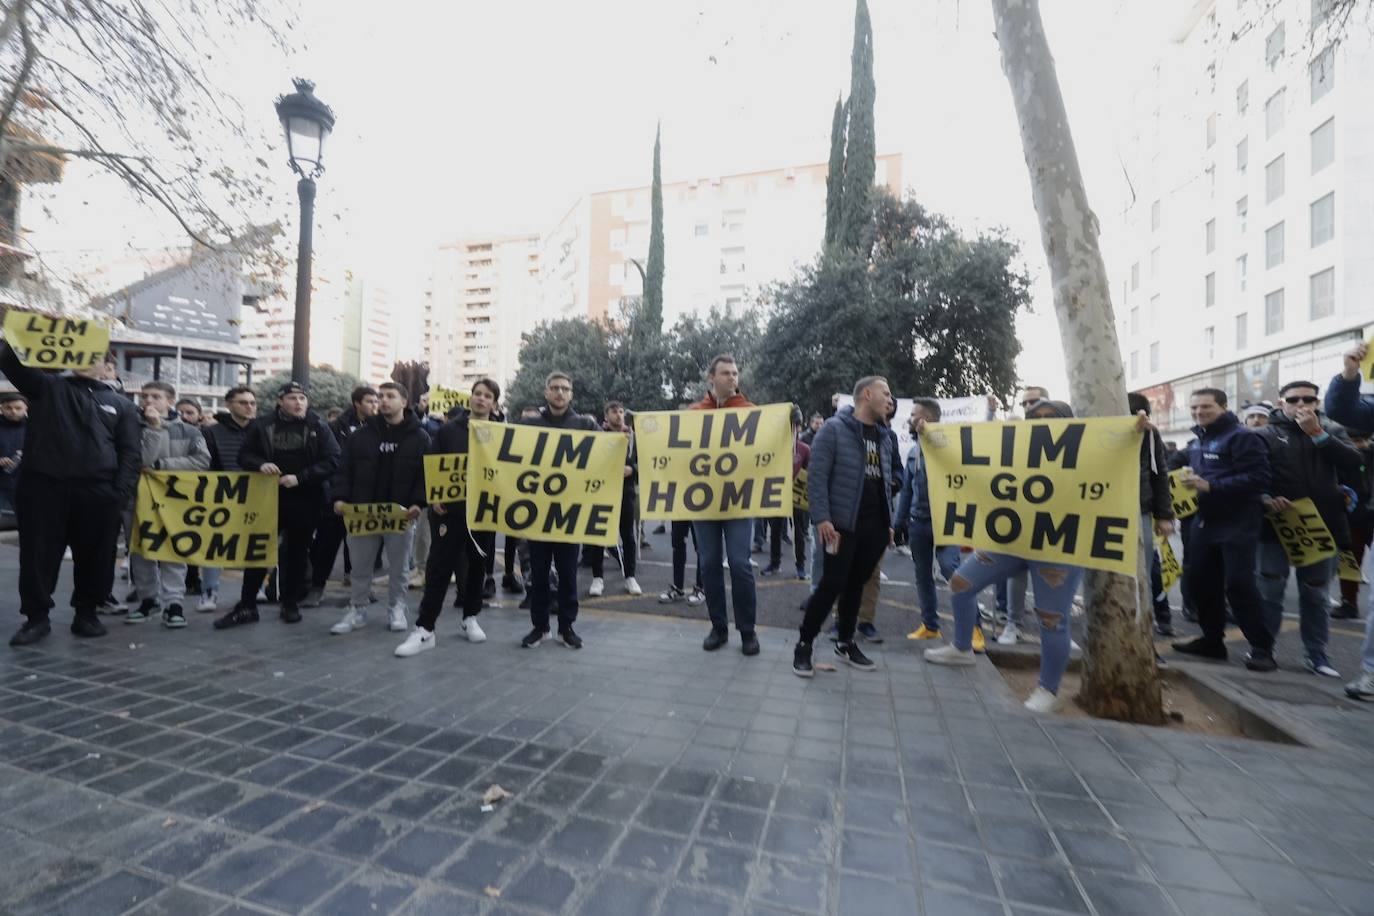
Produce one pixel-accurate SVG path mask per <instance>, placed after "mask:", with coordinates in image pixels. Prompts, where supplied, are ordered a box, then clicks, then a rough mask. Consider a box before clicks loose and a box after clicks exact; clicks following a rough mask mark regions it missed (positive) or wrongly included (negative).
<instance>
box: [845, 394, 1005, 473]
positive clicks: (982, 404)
mask: <svg viewBox="0 0 1374 916" xmlns="http://www.w3.org/2000/svg"><path fill="white" fill-rule="evenodd" d="M838 397H839V403H838V404H837V405H836V408H835V409H836V410H838V409H839V408H840V407H846V406H848V407H852V406H854V396H853V395H850V394H841V395H838ZM935 400H936V401H939V402H940V422H941V423H983V422H986V420H987V418H988V398H987V395H974V396H973V397H968V398H936V399H935ZM915 403H916V401H915V400H914V399H913V398H898V399H897V415H896V416H895V417H893V418H892V429H893V432H895V433H896V434H897V446H898V447H899V448H900V449H901V450H902V467H906V459H907V456H908V455H909V454H911V447H912V446H913V445H915V444H916V440H915V439H913V438H911V428H910V425H909V421H910V419H911V406H912V405H913V404H915Z"/></svg>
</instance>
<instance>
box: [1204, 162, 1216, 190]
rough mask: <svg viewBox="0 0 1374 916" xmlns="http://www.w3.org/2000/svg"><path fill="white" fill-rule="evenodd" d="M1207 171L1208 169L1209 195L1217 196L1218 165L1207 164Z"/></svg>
mask: <svg viewBox="0 0 1374 916" xmlns="http://www.w3.org/2000/svg"><path fill="white" fill-rule="evenodd" d="M1206 171H1207V196H1208V197H1216V196H1217V167H1216V166H1215V165H1209V166H1207V169H1206Z"/></svg>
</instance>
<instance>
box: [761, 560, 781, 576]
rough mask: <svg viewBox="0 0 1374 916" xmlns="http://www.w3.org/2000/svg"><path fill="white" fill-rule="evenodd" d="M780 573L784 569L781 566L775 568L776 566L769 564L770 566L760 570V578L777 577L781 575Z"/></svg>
mask: <svg viewBox="0 0 1374 916" xmlns="http://www.w3.org/2000/svg"><path fill="white" fill-rule="evenodd" d="M780 572H782V567H781V566H775V565H774V564H772V563H769V564H768V565H767V566H765V567H764V568H763V569H760V570H759V575H760V576H776V575H777V574H778V573H780Z"/></svg>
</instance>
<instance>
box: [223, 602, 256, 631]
mask: <svg viewBox="0 0 1374 916" xmlns="http://www.w3.org/2000/svg"><path fill="white" fill-rule="evenodd" d="M257 622H258V608H257V606H256V605H252V604H239V605H236V606H235V607H234V609H233V610H232V611H230V612H229V613H227V614H225V615H224V616H223V617H221V618H219V619H218V620H216V621H215V623H214V627H215V629H216V630H227V629H229V628H230V627H237V626H241V625H242V624H245V623H257Z"/></svg>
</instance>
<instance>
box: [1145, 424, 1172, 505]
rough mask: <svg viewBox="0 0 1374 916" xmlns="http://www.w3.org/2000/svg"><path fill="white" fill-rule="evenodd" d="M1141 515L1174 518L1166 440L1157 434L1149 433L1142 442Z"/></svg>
mask: <svg viewBox="0 0 1374 916" xmlns="http://www.w3.org/2000/svg"><path fill="white" fill-rule="evenodd" d="M1140 514H1141V515H1148V516H1150V517H1151V518H1154V519H1172V518H1173V517H1174V501H1173V498H1172V497H1170V495H1169V465H1168V461H1167V460H1166V458H1165V455H1164V440H1163V439H1161V438H1160V437H1159V433H1157V432H1147V433H1146V434H1145V436H1144V438H1142V439H1141V440H1140Z"/></svg>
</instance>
